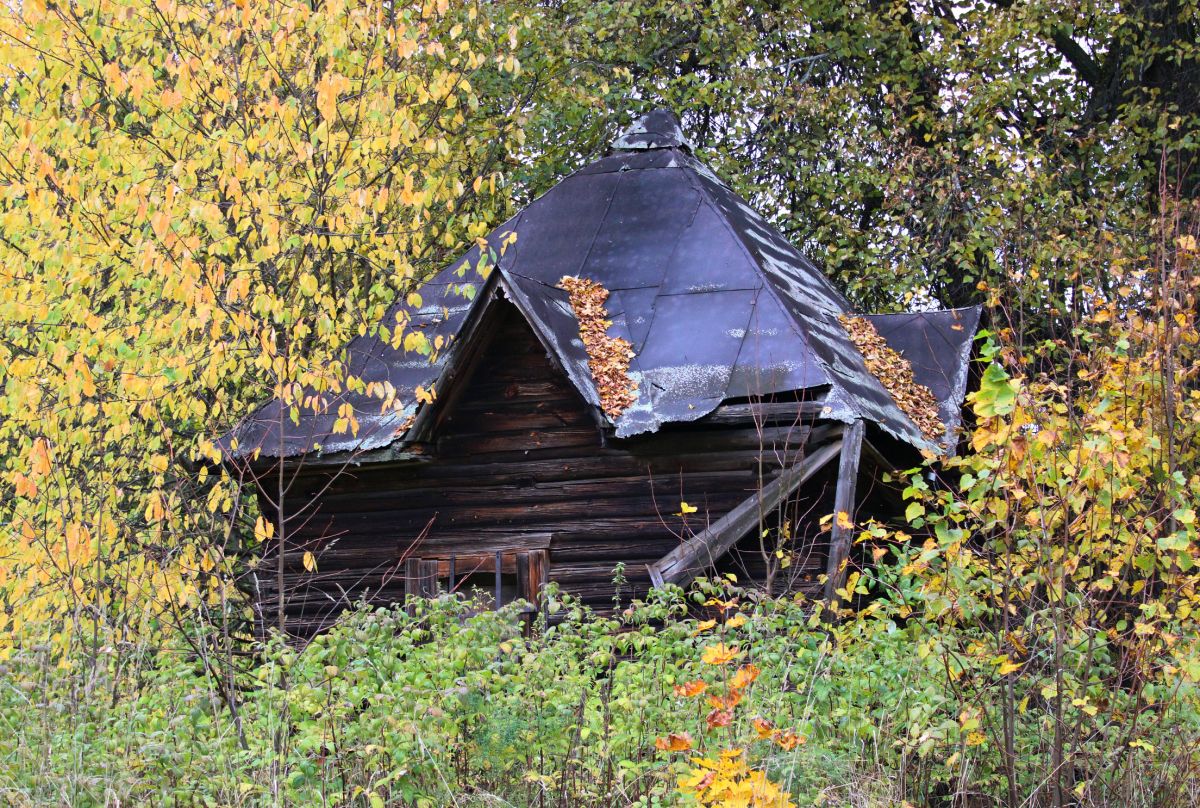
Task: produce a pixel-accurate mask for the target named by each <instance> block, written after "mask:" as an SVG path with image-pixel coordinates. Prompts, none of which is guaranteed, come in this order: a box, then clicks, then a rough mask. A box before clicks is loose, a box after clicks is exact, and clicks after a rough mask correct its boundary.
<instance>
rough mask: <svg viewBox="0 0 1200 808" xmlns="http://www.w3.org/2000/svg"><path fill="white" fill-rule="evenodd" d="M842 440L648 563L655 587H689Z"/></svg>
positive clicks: (832, 454)
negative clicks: (672, 585) (676, 585)
mask: <svg viewBox="0 0 1200 808" xmlns="http://www.w3.org/2000/svg"><path fill="white" fill-rule="evenodd" d="M841 448H842V441H841V440H835V441H834V442H833V443H830V444H826V445H825V446H821V447H820V448H818V449H816V450H814V451H813V452H811V453H805V455H804V457H803V458H801V459H800V460H799V461H798V462H797V463H795V464H794V465H792V466H789V467H788V468H787V469H786V470H785V471H784V472H783V473H782V474H780V475H779V476H778V477H777V478H775V479H774V480H772V481H771V482H769V483H767V484H766V485H765V486H763V487H762V489H761V490H760V491H757V492H755V493H754V494H751V495H750V497H748V498H747V499H745V500H744V501H742V502H740V503H738V505H736V506H735V507H734V508H733V510H731V511H730V512H729V513H727V514H725V516H723V517H721V518H720V519H718V520H717V521H715V522H713V523H712V524H711V525H709V526H708V527H707V528H705V529H704V530H703V531H701V532H700V533H697V534H696V535H695V536H693V537H692V538H690V539H688V540H687V541H686V542H684V543H683V544H680V545H679V546H678V547H676V548H675V549H674V550H672V551H671V552H669V553H667V554H666V555H665V556H663V557H662V558H660V559H659V560H658V561H655V562H654V563H653V564H647V565H646V568H647V569H648V570H649V571H650V580H651V581H652V582H653V583H654V585H655V586H656V587H661V586H664V585H666V584H679V585H680V586H686V585H687V584H689V583H691V581H692V579H693V578H695V577H696V576H697V575H699V574H700V572H702V571H703V570H704V569H706V568H707V567H708V566H709V565H711V564H712V563H713V562H714V561H716V560H717V559H719V558H720V557H721V556H723V555H725V553H727V552H729V548H731V547H733V545H734V544H736V543H737V541H738V539H740V538H742V536H745V535H746V533H747V532H749V531H750V530H751V529H752V528H754V527H756V526H757V525H758V523H759V519H760V517H761V515H762V514H764V513H767V512H768V511H771V510H773V509H775V508H777V507H778V506H779V503H781V502H783V501H784V500H785V499H787V498H788V497H789V496H791V494H792V493H793V492H794V491H795V490H796V489H797V488H799V487H800V486H801V485H803V484H804V483H805V482H806V481H808V480H809V479H810V478H811V477H812V476H813V475H814V474H816V473H817V472H818V471H820V470H821V469H822V468H823V467H824V466H825V464H827V463H828V462H829V461H831V460H832V459H833V458H834V457H836V456H837V455H838V453H839V452H840V450H841Z"/></svg>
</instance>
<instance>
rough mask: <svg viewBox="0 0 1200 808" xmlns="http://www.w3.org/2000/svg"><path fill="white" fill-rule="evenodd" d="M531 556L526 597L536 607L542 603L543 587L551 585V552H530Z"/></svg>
mask: <svg viewBox="0 0 1200 808" xmlns="http://www.w3.org/2000/svg"><path fill="white" fill-rule="evenodd" d="M527 555H528V556H529V589H528V590H527V591H526V592H525V597H526V598H527V599H528V600H529V602H530V603H532V604H533V605H534V606H535V607H536V606H537V605H538V604H539V603H541V601H542V587H544V586H545V585H546V584H547V583H549V574H550V551H549V550H530V551H529V552H528V553H527Z"/></svg>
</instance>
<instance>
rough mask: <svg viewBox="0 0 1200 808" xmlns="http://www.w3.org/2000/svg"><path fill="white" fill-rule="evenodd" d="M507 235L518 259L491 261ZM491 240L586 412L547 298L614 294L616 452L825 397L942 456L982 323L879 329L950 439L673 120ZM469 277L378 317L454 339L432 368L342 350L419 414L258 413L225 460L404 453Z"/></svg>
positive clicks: (368, 351) (574, 348)
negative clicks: (656, 435)
mask: <svg viewBox="0 0 1200 808" xmlns="http://www.w3.org/2000/svg"><path fill="white" fill-rule="evenodd" d="M512 233H515V234H516V241H515V243H512V244H511V245H510V246H508V247H507V249H505V250H501V249H500V247H501V244H502V243H505V242H506V239H507V238H508V237H510V235H511V234H512ZM488 242H489V244H491V245H492V247H493V250H492V257H495V256H499V257H498V263H497V267H498V272H496V273H495V274H496V275H497V276H498V281H496V282H497V283H498V284H499V286H500V288H501V289H502V290H503V292H504V293H505V294H506V295H507V297H508V298H509V299H510V300H511V301H512V302H513V303H514V304H515V305H516V306H517V308H518V309H520V311H521V312H522V314H523V315H524V316H525V318H526V319H527V320H528V321H529V323H530V325H531V327H532V328H533V329H534V331H535V332H536V333H537V334H538V336H539V338H540V339H541V341H542V342H543V344H544V345H546V347H547V350H548V351H550V352H551V353H552V354H553V355H554V356H555V358H556V360H557V361H558V363H559V364H560V365H561V366H562V367H563V368H564V369H565V370H566V372H567V375H568V376H569V377H570V379H571V381H572V382H573V383H574V385H575V386H576V388H577V389H578V390H579V392H580V394H581V396H582V397H583V399H584V400H585V401H587V402H588V403H589V404H591V405H593V406H597V405H598V401H599V399H598V396H597V393H596V388H595V384H594V382H593V380H592V378H591V375H590V371H589V368H588V357H587V352H586V351H585V350H584V347H583V344H582V342H581V340H580V337H579V328H578V323H577V322H576V320H575V318H574V316H573V312H572V309H571V307H570V305H569V303H568V302H567V295H566V292H564V291H563V290H562V289H560V288H558V282H559V280H560V279H561V278H562V277H563V276H565V275H573V276H577V277H580V278H586V279H588V280H592V281H595V282H597V283H599V284H600V285H601V286H603V287H605V288H606V289H608V290H609V291H610V292H611V295H610V298H609V301H608V305H607V308H608V313H609V316H610V318H611V319H612V321H613V325H612V327H611V328H610V329H609V334H610V335H611V336H614V337H623V338H624V339H627V340H628V341H629V342H630V343H631V345H632V347H633V350H634V353H635V355H634V358H633V360H632V362H631V365H630V369H629V375H630V377H631V378H632V379H633V380H634V381H636V382H637V390H638V392H637V400H636V401H635V402H634V403H633V405H632V406H631V407H629V408H628V409H626V410H625V411H624V412H623V413H622V414H621V416H620V417H619V418H617V420H616V422H615V424H614V426H615V428H616V434H617V436H618V437H630V436H633V435H637V434H640V433H644V432H652V431H654V430H656V429H658V428H659V426H661V425H662V424H664V423H670V422H679V421H691V420H695V419H697V418H700V417H702V416H704V415H706V414H708V413H709V412H711V411H712V410H713V409H714V408H715V407H717V406H718V405H719V404H720V403H721V402H722V401H724V400H726V399H729V398H741V397H746V396H754V395H768V394H771V393H783V392H790V391H796V390H804V389H810V388H815V387H828V394H827V396H826V399H825V401H826V404H827V409H826V417H829V418H834V419H838V420H844V421H852V420H856V419H860V418H861V419H864V420H867V421H870V422H872V423H875V424H877V425H878V426H879V427H880V428H882V429H883V430H885V431H887V432H888V433H890V434H891V435H893V436H895V437H896V438H899V439H900V440H902V441H904V442H906V443H908V444H910V445H912V446H915V447H917V448H920V449H930V450H934V451H938V452H941V451H945V450H947V449H949V448H951V447H952V446H953V442H954V440H953V434H954V429H955V427H957V425H958V422H959V420H960V419H959V410H960V408H961V405H962V400H963V396H964V394H965V389H966V388H965V385H966V368H967V358H968V353H969V350H970V345H971V339H972V337H973V336H974V334H975V329H976V326H977V324H978V319H979V309H978V308H977V307H976V308H972V309H960V310H955V311H953V312H929V313H922V314H913V315H882V316H873V317H872V322H873V323H874V324H875V325H876V327H877V328H878V329H879V331H880V333H881V334H882V335H883V336H884V338H885V339H886V340H887V341H888V343H889V344H890V345H892V347H893V348H895V349H896V350H897V351H898V352H899V353H901V354H902V355H903V356H905V357H906V358H908V359H909V360H910V361H912V362H913V365H914V371H915V374H916V378H917V380H918V381H921V382H922V383H925V384H926V385H927V386H929V387H930V388H931V389H932V390H933V392H934V394H935V396H936V397H937V399H938V401H939V404H940V409H941V417H942V420H943V422H944V423H946V424H947V426H948V427H949V429H948V431H947V438H946V441H945V442H943V444H942V445H941V446H934V445H932V444H930V443H929V442H928V441H927V440H925V439H924V438H923V437H922V435H921V433H920V430H919V429H918V428H917V427H916V425H915V424H913V422H912V421H911V420H910V419H909V418H908V416H907V415H905V414H904V413H903V412H902V411H901V410H900V408H899V407H898V406H897V405H896V403H895V401H894V400H893V399H892V398H891V395H890V394H889V393H888V392H887V390H886V389H885V388H884V386H883V384H881V382H880V380H879V379H877V378H875V376H873V375H872V374H871V373H870V371H868V370H867V367H866V364H865V363H864V361H863V357H862V355H861V354H860V353H859V352H858V349H857V348H856V347H855V346H854V343H853V342H852V341H851V340H850V338H849V336H848V335H847V333H846V331H845V329H844V328H843V326H842V325H841V323H839V322H838V320H837V317H838V315H839V314H843V313H847V312H849V310H850V308H849V304H848V303H847V301H846V299H845V297H843V296H842V294H841V293H840V292H838V290H837V289H836V288H834V286H833V285H832V283H830V281H829V279H828V278H826V277H825V275H824V274H823V273H822V272H821V271H820V270H819V269H818V268H817V267H816V266H814V265H813V264H812V263H811V262H810V261H808V260H807V259H806V258H805V257H804V256H803V255H801V254H800V253H799V252H798V251H797V250H796V249H795V248H794V247H793V246H792V245H791V244H790V243H789V242H788V241H787V239H785V238H784V237H783V236H782V235H781V234H780V233H779V232H778V231H777V230H775V229H774V228H773V227H771V225H770V224H769V223H768V222H767V221H766V220H765V219H764V218H763V217H762V216H760V215H759V214H758V213H757V212H755V211H754V210H753V209H752V208H750V206H749V205H748V204H747V203H746V202H745V201H744V200H742V199H741V198H740V197H738V196H737V195H736V194H734V193H733V192H732V191H731V190H730V189H729V188H728V187H727V186H726V185H725V184H724V183H723V182H722V181H721V180H720V179H719V178H718V177H717V176H716V175H715V174H714V173H713V172H712V171H710V170H709V169H708V168H707V167H706V166H705V165H704V164H703V163H701V162H700V161H699V160H697V159H696V158H694V157H693V156H692V154H691V144H689V143H688V141H687V139H686V138H685V137H684V135H683V132H682V130H681V128H680V125H679V120H678V118H676V117H675V115H674V114H673V113H671V112H669V111H665V110H656V111H654V112H651V113H649V114H648V115H646V116H643V117H642V118H641V119H639V120H638V121H637V122H635V123H634V124H633V125H632V126H631V127H630V128H629V129H628V130H627V131H626V132H625V133H623V134H622V135H621V136H620V137H619V138H618V139H617V140H616V141H615V142H614V144H613V151H612V153H611V154H610V155H609V156H607V157H604V158H602V159H600V160H597V161H596V162H594V163H591V164H590V165H588V166H585V167H584V168H582V169H580V170H579V171H576V172H575V173H574V174H572V175H570V176H569V177H567V178H566V179H564V180H563V181H562V182H560V183H558V184H557V185H555V186H554V187H553V188H551V189H550V190H549V191H547V192H546V193H545V194H544V195H543V196H541V197H540V198H538V199H537V200H535V201H534V202H533V203H531V204H530V205H529V206H528V207H527V208H525V209H524V210H523V211H521V212H520V213H519V214H517V215H516V216H515V217H514V218H513V219H511V220H509V221H508V222H506V223H505V224H503V225H501V226H500V227H498V228H496V230H494V231H493V232H492V234H491V235H490V236H489V237H488ZM479 263H480V252H479V249H478V248H472V250H471V251H469V252H468V253H467V254H466V255H465V256H463V257H462V258H461V259H459V260H458V261H456V262H455V263H454V264H452V265H451V266H450V267H447V268H446V269H445V270H443V271H442V272H440V273H439V274H438V275H436V276H435V277H434V278H432V279H431V280H430V281H429V282H427V283H426V284H425V285H423V286H422V287H421V288H420V289H419V290H418V291H419V293H420V295H421V297H422V305H421V308H420V309H417V310H414V309H412V308H411V307H409V306H408V305H407V304H406V303H403V302H402V303H399V304H397V305H396V307H394V308H393V310H392V312H390V314H389V321H388V323H387V324H388V325H389V326H391V325H393V324H394V323H395V322H396V318H397V317H399V318H401V319H402V318H404V317H405V316H407V317H408V318H410V319H409V323H410V324H409V328H410V329H411V328H420V329H423V330H424V331H425V333H426V334H427V335H428V336H429V337H430V339H431V340H432V338H433V336H434V335H439V334H440V335H442V336H443V337H445V338H446V339H447V340H454V339H455V338H457V342H456V343H455V342H452V343H451V346H452V347H451V348H450V350H449V351H442V352H441V354H440V355H439V356H438V357H437V358H436V360H435V361H434V362H432V363H431V362H430V360H429V359H428V358H427V357H425V356H422V355H419V354H416V353H412V352H405V351H404V350H403V349H400V350H393V349H392V348H391V347H390V346H389V345H386V344H384V343H383V342H381V341H380V340H379V339H377V338H375V337H372V336H370V335H368V336H365V337H360V338H358V339H355V340H354V341H353V342H352V343H351V344H350V346H349V348H350V352H351V356H352V372H354V373H356V374H359V375H361V376H362V378H363V380H364V382H371V381H375V382H383V381H389V382H391V384H392V385H393V386H394V387H395V388H396V390H397V391H398V398H400V399H401V400H403V401H406V402H413V403H411V404H408V405H407V406H406V407H405V408H404V409H403V410H401V411H397V412H391V413H387V414H383V415H381V414H380V407H379V401H378V399H369V398H367V397H365V396H358V395H355V394H345V395H343V396H342V397H338V398H337V399H336V401H332V402H330V404H329V406H328V407H327V408H326V410H325V412H322V413H319V414H314V413H312V412H307V411H306V412H304V413H302V414H301V417H300V423H299V424H294V423H292V422H291V421H290V420H288V419H286V418H280V412H279V407H278V404H268V405H266V406H264V407H263V408H261V409H260V410H259V411H258V412H256V413H255V414H254V415H252V416H250V417H249V418H247V419H246V420H245V421H244V422H243V423H242V424H241V425H240V426H239V427H238V428H237V429H236V430H235V431H234V432H233V433H231V434H230V435H227V436H226V437H225V438H224V439H223V440H222V443H223V444H224V448H226V449H230V448H231V447H230V444H229V439H230V438H231V437H235V436H236V437H237V439H238V448H237V450H236V452H235V454H237V455H242V456H245V455H248V454H250V453H252V452H253V451H254V450H255V449H257V448H261V450H262V453H263V454H265V455H267V456H280V455H281V454H282V455H283V456H289V455H297V454H303V453H306V452H309V451H313V450H314V449H316V448H318V447H319V450H320V451H321V452H324V453H332V452H341V451H347V450H366V449H374V448H382V447H383V446H387V445H389V444H391V443H392V442H394V441H396V440H398V439H401V438H402V437H403V436H404V434H405V430H406V429H407V426H408V424H409V423H410V422H411V417H410V416H412V415H413V413H414V412H416V409H417V405H416V403H415V401H414V398H413V396H414V391H415V390H416V388H417V387H418V386H421V387H425V388H429V387H430V386H432V385H435V384H436V383H437V382H438V381H439V378H440V377H441V375H442V373H443V371H444V370H445V368H446V367H447V365H448V362H449V363H452V362H453V359H448V356H452V355H453V353H454V351H455V347H454V346H455V345H457V346H458V347H463V343H464V340H463V338H462V337H463V333H464V331H465V330H467V329H469V328H470V326H471V325H472V324H473V322H475V321H476V320H478V319H479V318H480V317H481V316H482V314H483V311H484V308H485V307H486V303H485V302H484V301H485V298H487V297H489V296H488V295H484V294H474V295H473V296H472V294H471V293H473V292H478V290H479V289H480V288H481V286H482V285H483V283H482V281H481V278H480V276H479V275H478V273H477V272H476V270H475V267H476V266H477V265H478V264H479ZM467 287H470V288H467ZM960 327H961V328H960ZM343 401H349V402H350V403H352V404H353V405H354V407H355V411H356V416H357V417H358V419H359V421H360V424H361V425H362V426H361V428H360V430H359V433H358V435H357V436H351V435H349V434H344V435H335V434H333V433H332V427H333V423H334V421H335V420H336V416H337V407H338V405H339V404H340V403H341V402H343ZM281 424H282V428H283V435H282V436H281V435H280V434H279V427H280V425H281Z"/></svg>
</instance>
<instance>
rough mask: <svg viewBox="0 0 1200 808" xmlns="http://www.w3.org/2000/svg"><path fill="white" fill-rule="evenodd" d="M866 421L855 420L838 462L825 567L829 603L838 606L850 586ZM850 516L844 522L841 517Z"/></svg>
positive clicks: (848, 430) (845, 437)
mask: <svg viewBox="0 0 1200 808" xmlns="http://www.w3.org/2000/svg"><path fill="white" fill-rule="evenodd" d="M863 431H864V427H863V422H862V421H855V422H854V423H853V424H851V425H850V426H849V427H847V428H846V431H845V433H844V434H843V437H842V452H841V457H840V458H839V461H838V479H837V488H835V489H834V492H833V514H834V518H833V532H832V533H831V534H830V537H829V561H828V565H827V566H826V568H825V600H827V601H828V602H829V603H831V604H832V603H834V602H835V600H836V599H837V591H838V590H839V589H841V588H842V587H843V586H844V585H845V583H846V559H847V558H849V557H850V539H851V537H852V536H853V533H854V526H853V524H852V523H851V522H850V520H853V519H854V495H855V488H856V487H857V485H858V466H859V461H860V460H861V458H862V453H863ZM843 513H844V514H846V518H845V519H843V518H842V517H841V516H840V515H841V514H843Z"/></svg>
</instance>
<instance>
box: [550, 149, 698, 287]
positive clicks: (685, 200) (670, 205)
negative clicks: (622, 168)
mask: <svg viewBox="0 0 1200 808" xmlns="http://www.w3.org/2000/svg"><path fill="white" fill-rule="evenodd" d="M681 175H682V172H680V171H678V170H672V171H627V172H625V173H623V174H616V175H599V176H587V177H572V178H571V179H569V180H567V181H566V182H564V183H563V185H562V186H561V187H563V188H564V190H566V191H567V192H570V193H581V194H583V193H586V192H587V189H586V187H578V186H583V185H585V184H587V183H591V182H595V181H596V180H598V179H601V178H602V177H603V178H607V177H608V176H616V177H619V178H620V182H619V183H618V185H617V190H616V193H615V194H614V195H613V198H612V205H611V207H610V209H609V210H608V213H607V215H606V216H605V217H604V222H603V224H602V225H601V226H600V230H599V231H598V232H597V233H596V235H595V239H594V240H591V241H584V240H581V241H580V242H578V243H577V244H576V249H577V250H583V251H584V252H585V254H586V256H587V257H586V258H585V260H584V262H583V269H582V272H581V273H580V274H581V275H582V277H585V278H588V279H590V280H594V281H596V282H597V283H599V284H600V285H601V286H603V287H604V288H606V289H640V288H642V289H644V288H648V287H652V288H655V289H657V288H659V287H660V286H661V285H662V278H663V273H664V272H665V271H666V268H667V264H668V262H669V261H670V260H671V254H672V253H673V252H674V251H675V248H676V246H677V245H678V244H679V243H680V241H681V240H682V239H683V237H684V233H685V232H686V231H687V230H688V227H689V225H691V223H692V219H693V217H694V216H695V213H696V209H697V208H698V207H699V205H700V195H699V194H698V193H696V190H695V189H694V188H692V187H691V185H689V184H688V182H687V181H686V179H685V178H684V177H683V176H681ZM580 235H583V234H580ZM547 269H550V270H551V273H553V272H554V271H556V270H554V269H553V267H547ZM559 277H561V274H560V275H559ZM553 280H554V282H556V283H557V281H558V278H557V277H556V278H554V279H553Z"/></svg>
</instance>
